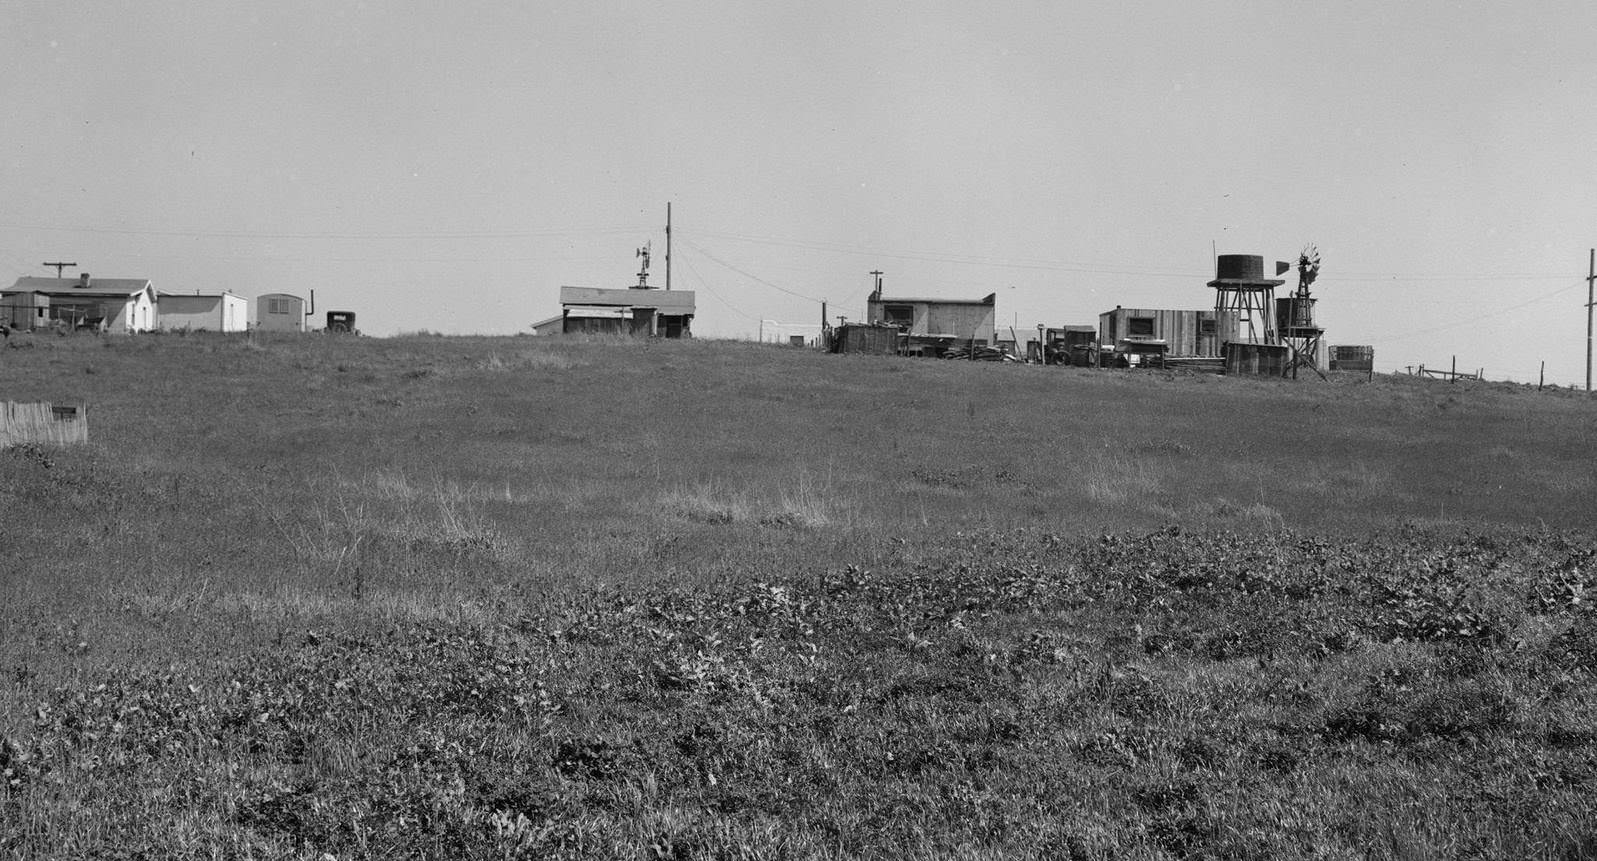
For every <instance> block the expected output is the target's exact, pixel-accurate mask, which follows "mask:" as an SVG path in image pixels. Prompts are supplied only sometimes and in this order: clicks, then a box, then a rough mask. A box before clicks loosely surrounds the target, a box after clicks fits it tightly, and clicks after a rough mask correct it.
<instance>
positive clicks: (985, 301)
mask: <svg viewBox="0 0 1597 861" xmlns="http://www.w3.org/2000/svg"><path fill="white" fill-rule="evenodd" d="M866 301H867V302H873V303H876V304H879V305H885V304H888V303H892V304H895V305H899V304H905V303H908V304H915V303H921V304H926V305H992V304H995V303H996V302H997V301H998V294H997V293H988V294H987V295H986V296H983V297H982V298H980V299H924V298H922V299H914V298H910V299H906V298H904V297H902V296H872V297H870V298H869V299H867V300H866Z"/></svg>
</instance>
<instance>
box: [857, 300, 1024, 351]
mask: <svg viewBox="0 0 1597 861" xmlns="http://www.w3.org/2000/svg"><path fill="white" fill-rule="evenodd" d="M997 305H998V294H996V293H989V294H987V295H986V296H984V297H982V298H980V299H905V298H890V297H886V296H883V295H882V294H881V293H880V292H879V291H877V292H872V293H871V295H870V298H869V299H867V300H866V302H865V320H866V322H867V323H874V324H877V325H882V326H892V327H894V328H896V329H897V330H898V331H899V332H901V333H903V334H904V335H905V336H907V337H906V338H905V339H904V341H905V344H906V345H907V346H908V347H909V348H910V349H911V350H914V349H915V348H917V347H920V346H924V347H935V348H937V349H941V348H946V347H961V346H963V347H971V346H975V345H984V346H985V345H988V344H992V343H993V342H994V341H996V340H997V326H996V318H997Z"/></svg>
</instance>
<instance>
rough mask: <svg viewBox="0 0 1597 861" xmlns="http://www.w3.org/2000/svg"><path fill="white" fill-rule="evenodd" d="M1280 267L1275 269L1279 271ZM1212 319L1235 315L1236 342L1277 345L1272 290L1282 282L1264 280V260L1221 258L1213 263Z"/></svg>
mask: <svg viewBox="0 0 1597 861" xmlns="http://www.w3.org/2000/svg"><path fill="white" fill-rule="evenodd" d="M1281 265H1282V264H1278V265H1277V269H1278V270H1279V271H1277V272H1276V274H1277V275H1279V274H1281V272H1284V271H1286V270H1285V269H1281V268H1280V267H1281ZM1214 275H1215V277H1214V280H1213V281H1210V282H1209V286H1210V287H1212V288H1214V316H1215V319H1217V320H1224V319H1226V318H1227V317H1228V316H1230V315H1235V318H1236V321H1237V332H1236V337H1237V340H1238V341H1242V342H1246V343H1250V344H1279V343H1281V341H1280V338H1279V336H1278V335H1277V333H1276V330H1275V320H1274V318H1273V314H1274V313H1275V288H1276V287H1279V286H1280V285H1282V284H1285V283H1286V282H1285V281H1282V280H1280V279H1277V278H1265V277H1264V258H1263V257H1260V256H1259V255H1257V254H1222V255H1220V256H1219V257H1218V258H1216V260H1215V273H1214Z"/></svg>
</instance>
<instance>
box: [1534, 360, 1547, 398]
mask: <svg viewBox="0 0 1597 861" xmlns="http://www.w3.org/2000/svg"><path fill="white" fill-rule="evenodd" d="M1546 383H1547V360H1546V359H1542V370H1541V373H1539V374H1537V375H1536V391H1538V392H1539V391H1541V390H1542V386H1543V385H1545V384H1546Z"/></svg>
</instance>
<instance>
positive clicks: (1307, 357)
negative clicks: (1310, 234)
mask: <svg viewBox="0 0 1597 861" xmlns="http://www.w3.org/2000/svg"><path fill="white" fill-rule="evenodd" d="M1297 269H1298V289H1296V290H1294V291H1292V295H1290V296H1287V297H1284V298H1281V299H1277V300H1276V302H1275V317H1276V331H1278V332H1280V333H1281V341H1282V343H1284V344H1286V345H1287V346H1289V347H1291V348H1292V364H1291V366H1290V370H1291V372H1292V376H1293V377H1296V376H1297V369H1298V368H1300V367H1303V368H1308V369H1309V370H1311V371H1313V372H1315V373H1316V374H1319V375H1320V378H1321V379H1324V378H1325V374H1324V373H1321V371H1320V368H1319V365H1318V359H1317V357H1318V356H1319V353H1320V337H1321V336H1322V335H1324V334H1325V330H1324V329H1322V328H1320V327H1319V326H1317V325H1315V322H1314V297H1313V296H1311V295H1309V285H1311V284H1313V283H1314V279H1316V278H1318V277H1319V275H1320V250H1319V249H1318V248H1315V247H1314V246H1313V245H1305V246H1303V251H1302V252H1301V253H1299V254H1298V264H1297Z"/></svg>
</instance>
